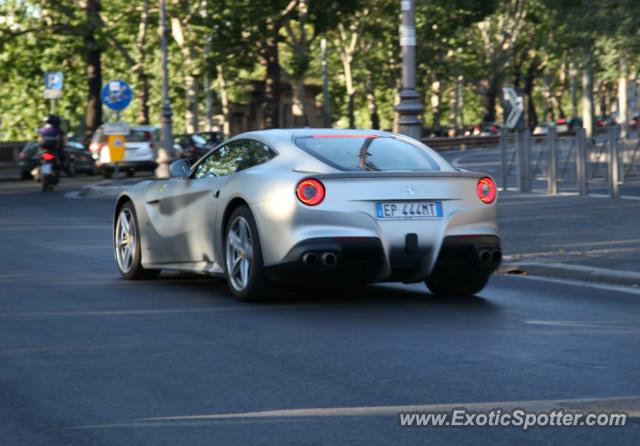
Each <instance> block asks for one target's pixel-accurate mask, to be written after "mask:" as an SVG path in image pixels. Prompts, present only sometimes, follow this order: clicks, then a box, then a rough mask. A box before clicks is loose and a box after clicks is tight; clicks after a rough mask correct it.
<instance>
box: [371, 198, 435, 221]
mask: <svg viewBox="0 0 640 446" xmlns="http://www.w3.org/2000/svg"><path fill="white" fill-rule="evenodd" d="M376 216H377V217H378V218H379V219H403V220H404V219H406V220H413V219H421V218H441V217H442V202H440V201H410V202H407V201H404V202H386V203H376Z"/></svg>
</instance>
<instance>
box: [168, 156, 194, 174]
mask: <svg viewBox="0 0 640 446" xmlns="http://www.w3.org/2000/svg"><path fill="white" fill-rule="evenodd" d="M169 172H170V173H171V176H172V177H173V178H189V175H190V174H191V165H190V164H189V161H187V160H177V161H174V162H172V163H171V165H170V166H169Z"/></svg>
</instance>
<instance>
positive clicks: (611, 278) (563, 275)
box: [498, 262, 640, 287]
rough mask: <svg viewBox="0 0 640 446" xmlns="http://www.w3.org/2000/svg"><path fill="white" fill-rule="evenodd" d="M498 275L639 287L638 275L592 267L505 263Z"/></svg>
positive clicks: (562, 264)
mask: <svg viewBox="0 0 640 446" xmlns="http://www.w3.org/2000/svg"><path fill="white" fill-rule="evenodd" d="M498 274H504V275H508V274H529V275H532V276H545V277H555V278H559V279H571V280H579V281H583V282H593V283H605V284H611V285H625V286H632V287H640V273H636V272H632V271H621V270H614V269H607V268H596V267H593V266H582V265H568V264H565V263H553V262H549V263H542V262H518V263H506V264H504V265H502V266H501V267H500V268H499V269H498Z"/></svg>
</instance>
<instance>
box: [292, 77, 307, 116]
mask: <svg viewBox="0 0 640 446" xmlns="http://www.w3.org/2000/svg"><path fill="white" fill-rule="evenodd" d="M291 115H292V117H293V126H294V127H306V126H307V125H308V122H307V114H306V112H305V106H304V78H302V79H301V78H295V79H293V82H292V83H291Z"/></svg>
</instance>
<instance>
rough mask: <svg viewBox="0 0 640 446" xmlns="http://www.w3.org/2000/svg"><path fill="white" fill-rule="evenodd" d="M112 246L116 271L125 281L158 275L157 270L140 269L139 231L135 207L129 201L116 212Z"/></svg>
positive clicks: (158, 271)
mask: <svg viewBox="0 0 640 446" xmlns="http://www.w3.org/2000/svg"><path fill="white" fill-rule="evenodd" d="M113 245H114V246H113V247H114V251H115V257H116V263H117V264H118V269H119V270H120V274H122V277H124V278H125V279H129V280H137V279H152V278H155V277H157V276H158V275H159V274H160V270H159V269H145V268H143V267H142V253H141V249H140V230H139V228H138V219H137V217H136V210H135V207H134V206H133V203H131V202H130V201H128V202H126V203H125V204H124V205H123V206H122V207H121V208H120V211H119V212H118V218H117V220H116V224H115V227H114V232H113Z"/></svg>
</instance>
